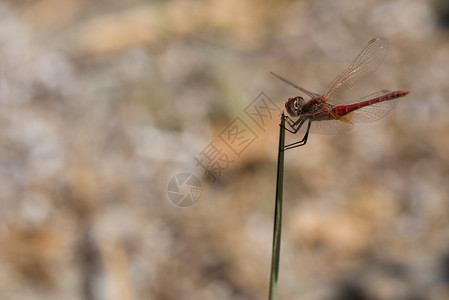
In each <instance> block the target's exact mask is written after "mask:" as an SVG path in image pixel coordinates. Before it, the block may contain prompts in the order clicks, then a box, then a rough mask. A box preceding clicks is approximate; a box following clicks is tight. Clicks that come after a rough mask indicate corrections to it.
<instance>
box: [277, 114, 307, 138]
mask: <svg viewBox="0 0 449 300" xmlns="http://www.w3.org/2000/svg"><path fill="white" fill-rule="evenodd" d="M285 118H286V120H287V123H288V125H289V126H290V128H292V129H293V130H290V129H288V128H287V127H283V126H281V127H283V128H284V129H285V130H287V131H288V132H290V133H293V134H296V133H297V132H298V130H299V129H300V128H301V127H302V125H303V124H304V122H305V121H306V119H302V118H299V119H298V120H296V121H295V122H293V121H291V119H290V118H289V117H287V116H286V117H285ZM279 126H280V125H279Z"/></svg>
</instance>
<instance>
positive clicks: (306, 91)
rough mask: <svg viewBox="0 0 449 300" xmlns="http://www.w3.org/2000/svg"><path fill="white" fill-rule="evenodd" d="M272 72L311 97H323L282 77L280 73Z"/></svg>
mask: <svg viewBox="0 0 449 300" xmlns="http://www.w3.org/2000/svg"><path fill="white" fill-rule="evenodd" d="M270 73H271V75H273V76H274V77H277V78H278V79H280V80H282V81H283V82H285V83H286V84H289V85H291V86H292V87H294V88H296V89H298V90H300V91H301V92H303V93H304V94H306V95H307V96H309V97H310V98H317V97H321V95H318V94H315V93H312V92H310V91H308V90H306V89H304V88H302V87H300V86H298V85H296V84H294V83H293V82H291V81H289V80H287V79H285V78H284V77H282V76H280V75H278V74H276V73H273V72H270Z"/></svg>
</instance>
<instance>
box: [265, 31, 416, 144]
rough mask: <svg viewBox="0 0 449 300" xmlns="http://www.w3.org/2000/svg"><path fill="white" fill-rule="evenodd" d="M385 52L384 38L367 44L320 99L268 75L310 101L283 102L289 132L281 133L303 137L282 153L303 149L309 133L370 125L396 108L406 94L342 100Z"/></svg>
mask: <svg viewBox="0 0 449 300" xmlns="http://www.w3.org/2000/svg"><path fill="white" fill-rule="evenodd" d="M387 49H388V40H387V39H385V38H382V37H378V38H375V39H372V40H371V41H369V42H368V45H367V46H366V47H365V48H364V49H363V50H362V51H361V52H360V53H359V54H358V55H357V56H356V58H355V59H354V60H353V61H352V63H351V64H350V65H349V67H348V68H347V69H346V70H344V71H343V72H342V73H341V74H340V75H338V76H337V78H336V79H335V80H334V81H333V82H332V83H331V84H330V85H329V86H328V87H327V89H326V90H325V92H324V94H322V95H319V94H316V93H312V92H310V91H308V90H306V89H304V88H302V87H300V86H298V85H296V84H294V83H292V82H290V81H289V80H287V79H285V78H283V77H281V76H279V75H277V74H275V73H273V72H271V74H272V75H274V76H275V77H277V78H279V79H280V80H282V81H283V82H285V83H287V84H289V85H291V86H293V87H294V88H296V89H298V90H300V91H301V92H302V93H304V94H305V95H307V96H308V97H310V100H308V101H306V100H304V98H303V97H301V96H296V97H293V98H289V99H288V100H287V101H286V102H285V109H286V111H287V113H288V115H289V116H285V118H286V121H287V124H288V125H289V126H290V128H291V129H289V128H285V129H286V130H288V131H289V132H291V133H293V134H296V133H297V132H298V131H300V129H302V130H301V132H304V136H303V138H302V139H301V140H300V141H297V142H294V143H292V144H289V145H286V146H285V147H284V150H288V149H293V148H296V147H299V146H303V145H305V144H306V143H307V139H308V136H309V132H312V133H321V134H337V133H344V132H346V131H348V130H350V129H351V128H352V127H354V123H357V122H374V121H376V120H379V119H380V118H382V117H384V116H385V115H387V114H388V113H389V112H390V110H392V109H393V108H394V107H395V106H396V105H397V104H398V102H399V100H400V99H399V98H400V97H403V96H405V95H407V94H408V93H409V92H408V91H394V92H391V91H388V90H381V91H379V92H376V93H373V94H370V95H368V96H365V97H362V98H359V99H356V100H353V101H347V100H346V99H345V98H344V97H342V96H343V94H344V92H345V91H347V90H348V89H350V88H353V87H354V86H356V85H357V84H359V83H360V82H361V81H363V80H364V79H366V78H368V77H369V76H371V75H372V74H373V73H374V72H375V71H376V70H377V69H378V68H379V66H380V64H381V63H382V60H383V59H384V57H385V55H386V53H387ZM304 128H305V131H304Z"/></svg>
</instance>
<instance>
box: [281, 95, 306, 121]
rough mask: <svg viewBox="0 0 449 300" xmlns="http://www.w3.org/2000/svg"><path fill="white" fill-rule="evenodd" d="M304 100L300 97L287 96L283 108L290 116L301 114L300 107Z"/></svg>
mask: <svg viewBox="0 0 449 300" xmlns="http://www.w3.org/2000/svg"><path fill="white" fill-rule="evenodd" d="M304 103H305V101H304V98H302V97H294V98H289V99H288V100H287V101H286V102H285V109H286V110H287V113H288V114H289V115H290V116H292V117H298V116H299V115H300V114H301V109H302V107H303V105H304Z"/></svg>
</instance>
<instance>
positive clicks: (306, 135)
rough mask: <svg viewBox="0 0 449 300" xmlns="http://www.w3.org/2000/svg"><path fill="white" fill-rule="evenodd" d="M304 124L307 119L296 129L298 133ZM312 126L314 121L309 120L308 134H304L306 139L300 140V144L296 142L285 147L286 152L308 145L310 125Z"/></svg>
mask: <svg viewBox="0 0 449 300" xmlns="http://www.w3.org/2000/svg"><path fill="white" fill-rule="evenodd" d="M304 122H305V119H304V120H303V121H302V122H301V123H300V124H299V126H298V128H297V129H296V132H298V130H299V128H301V126H302V125H303V124H304ZM311 124H312V120H311V119H309V122H308V123H307V130H306V134H304V137H303V138H302V140H300V141H298V142H294V143H292V144H289V145H287V146H284V151H285V150H289V149H293V148H296V147H300V146H304V145H305V144H306V143H307V138H308V137H309V131H310V125H311ZM296 132H295V133H296Z"/></svg>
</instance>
